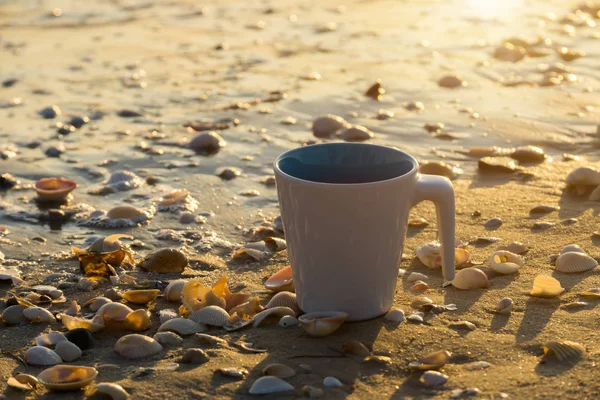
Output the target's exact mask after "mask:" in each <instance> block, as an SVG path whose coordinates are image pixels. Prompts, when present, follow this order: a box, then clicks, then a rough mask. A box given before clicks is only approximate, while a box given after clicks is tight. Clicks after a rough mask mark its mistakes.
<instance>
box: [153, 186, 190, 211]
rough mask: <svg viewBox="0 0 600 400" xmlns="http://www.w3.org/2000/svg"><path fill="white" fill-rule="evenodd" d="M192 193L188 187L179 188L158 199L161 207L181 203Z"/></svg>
mask: <svg viewBox="0 0 600 400" xmlns="http://www.w3.org/2000/svg"><path fill="white" fill-rule="evenodd" d="M189 195H190V192H189V190H187V189H178V190H174V191H172V192H169V193H167V194H165V195H163V196H161V197H160V198H159V199H158V204H159V209H160V206H163V207H169V206H173V205H176V204H180V203H183V202H185V201H186V199H187V197H188V196H189Z"/></svg>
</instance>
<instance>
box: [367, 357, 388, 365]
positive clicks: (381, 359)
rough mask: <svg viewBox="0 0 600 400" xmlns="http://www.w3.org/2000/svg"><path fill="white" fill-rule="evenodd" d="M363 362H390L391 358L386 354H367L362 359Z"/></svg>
mask: <svg viewBox="0 0 600 400" xmlns="http://www.w3.org/2000/svg"><path fill="white" fill-rule="evenodd" d="M363 361H364V362H370V363H376V364H391V363H392V358H391V357H388V356H378V355H373V356H367V357H365V358H364V359H363Z"/></svg>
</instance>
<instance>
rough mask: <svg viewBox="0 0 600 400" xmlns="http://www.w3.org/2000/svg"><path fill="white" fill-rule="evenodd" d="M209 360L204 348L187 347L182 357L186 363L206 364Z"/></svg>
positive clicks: (182, 360)
mask: <svg viewBox="0 0 600 400" xmlns="http://www.w3.org/2000/svg"><path fill="white" fill-rule="evenodd" d="M207 361H208V354H206V352H205V351H204V350H202V349H187V350H186V351H185V352H184V353H183V356H182V357H181V362H182V363H185V364H204V363H205V362H207Z"/></svg>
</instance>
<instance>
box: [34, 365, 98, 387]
mask: <svg viewBox="0 0 600 400" xmlns="http://www.w3.org/2000/svg"><path fill="white" fill-rule="evenodd" d="M96 376H98V371H97V370H96V368H92V367H82V366H79V365H56V366H54V367H51V368H48V369H46V370H44V371H42V372H41V373H40V374H39V375H38V376H37V378H38V380H39V381H40V383H41V384H42V385H44V386H45V387H46V388H47V389H50V390H56V391H70V390H79V389H81V388H83V387H86V386H87V385H89V384H90V383H92V382H93V381H94V379H96Z"/></svg>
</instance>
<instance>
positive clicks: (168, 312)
mask: <svg viewBox="0 0 600 400" xmlns="http://www.w3.org/2000/svg"><path fill="white" fill-rule="evenodd" d="M178 315H179V314H177V311H175V310H173V309H171V308H165V309H164V310H160V311H159V312H158V319H159V320H160V323H161V324H164V323H165V322H167V321H168V320H170V319H173V318H177V317H178Z"/></svg>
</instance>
